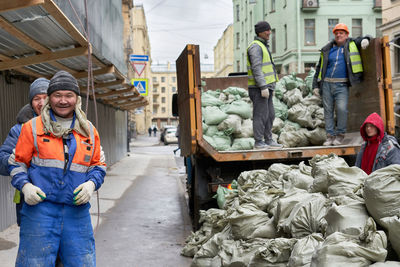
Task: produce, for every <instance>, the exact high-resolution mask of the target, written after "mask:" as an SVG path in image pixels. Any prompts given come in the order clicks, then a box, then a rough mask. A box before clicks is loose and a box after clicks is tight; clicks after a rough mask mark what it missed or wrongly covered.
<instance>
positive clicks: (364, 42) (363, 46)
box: [361, 39, 369, 49]
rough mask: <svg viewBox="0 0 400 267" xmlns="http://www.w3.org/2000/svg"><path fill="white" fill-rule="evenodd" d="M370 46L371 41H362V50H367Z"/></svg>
mask: <svg viewBox="0 0 400 267" xmlns="http://www.w3.org/2000/svg"><path fill="white" fill-rule="evenodd" d="M368 46H369V41H368V39H362V41H361V48H362V49H367V47H368Z"/></svg>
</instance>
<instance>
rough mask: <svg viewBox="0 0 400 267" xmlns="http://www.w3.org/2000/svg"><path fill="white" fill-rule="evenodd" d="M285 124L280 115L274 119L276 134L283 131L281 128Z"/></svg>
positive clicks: (274, 131)
mask: <svg viewBox="0 0 400 267" xmlns="http://www.w3.org/2000/svg"><path fill="white" fill-rule="evenodd" d="M283 126H285V123H284V122H283V120H282V119H281V118H279V117H276V118H275V119H274V122H273V124H272V132H273V133H275V134H279V133H280V132H281V129H282V128H283Z"/></svg>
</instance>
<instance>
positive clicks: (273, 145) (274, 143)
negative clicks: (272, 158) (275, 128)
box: [265, 139, 283, 148]
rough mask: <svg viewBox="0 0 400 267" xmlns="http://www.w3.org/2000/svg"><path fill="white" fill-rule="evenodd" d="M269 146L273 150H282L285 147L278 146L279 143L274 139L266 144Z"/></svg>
mask: <svg viewBox="0 0 400 267" xmlns="http://www.w3.org/2000/svg"><path fill="white" fill-rule="evenodd" d="M265 143H266V144H267V145H268V146H270V147H271V148H282V147H283V145H281V144H278V143H277V142H275V141H274V140H273V139H271V140H269V141H267V142H265Z"/></svg>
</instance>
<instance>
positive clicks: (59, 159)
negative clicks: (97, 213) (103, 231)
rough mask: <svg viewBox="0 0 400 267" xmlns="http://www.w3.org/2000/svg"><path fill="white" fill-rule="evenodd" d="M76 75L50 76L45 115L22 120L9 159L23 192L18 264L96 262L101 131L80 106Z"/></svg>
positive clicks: (101, 176)
mask: <svg viewBox="0 0 400 267" xmlns="http://www.w3.org/2000/svg"><path fill="white" fill-rule="evenodd" d="M79 93H80V92H79V87H78V83H77V81H76V79H75V78H74V77H73V76H72V75H71V74H69V73H68V72H65V71H59V72H57V73H56V74H55V75H54V76H53V78H52V79H51V80H50V84H49V88H48V91H47V94H48V96H49V97H48V100H47V102H46V103H45V105H44V107H43V109H42V114H41V116H38V117H36V118H34V119H32V120H31V121H29V122H28V123H26V124H24V126H23V127H22V130H21V135H20V137H19V139H18V143H17V146H16V148H15V161H14V162H9V164H10V172H11V176H12V182H11V183H12V185H13V186H14V187H16V188H17V189H19V190H21V191H22V192H23V193H24V195H25V201H26V204H25V205H24V206H23V208H22V211H21V214H22V217H21V230H20V244H19V250H18V256H17V261H16V266H39V265H40V266H54V263H55V260H56V256H57V253H59V255H60V258H61V261H62V263H63V264H64V266H95V265H96V255H95V245H94V237H93V229H92V224H91V219H90V213H89V208H90V204H89V203H88V202H89V200H90V197H91V195H92V193H93V191H94V190H97V189H98V188H99V187H100V186H101V185H102V183H103V182H104V176H105V174H106V166H105V163H104V162H102V161H101V160H100V138H99V135H98V133H97V130H96V129H95V128H94V127H93V125H92V124H91V123H90V122H89V121H88V120H87V119H86V115H85V114H84V112H83V111H82V110H81V98H80V96H79Z"/></svg>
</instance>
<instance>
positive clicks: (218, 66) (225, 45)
mask: <svg viewBox="0 0 400 267" xmlns="http://www.w3.org/2000/svg"><path fill="white" fill-rule="evenodd" d="M214 69H215V77H224V76H228V74H229V73H231V72H233V25H232V24H230V25H229V26H228V27H227V28H226V29H225V31H224V33H223V34H222V37H221V38H220V39H219V40H218V42H217V44H216V45H215V46H214Z"/></svg>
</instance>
